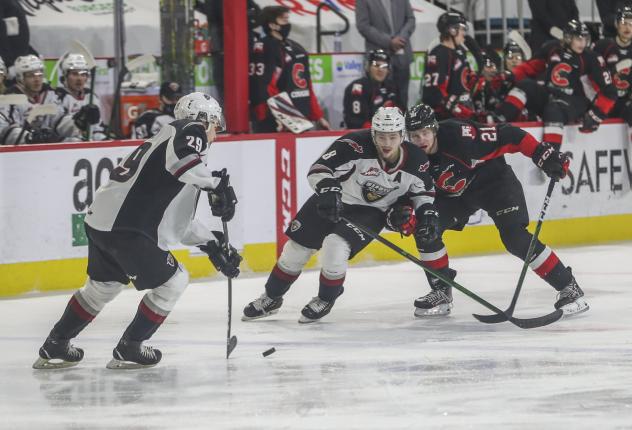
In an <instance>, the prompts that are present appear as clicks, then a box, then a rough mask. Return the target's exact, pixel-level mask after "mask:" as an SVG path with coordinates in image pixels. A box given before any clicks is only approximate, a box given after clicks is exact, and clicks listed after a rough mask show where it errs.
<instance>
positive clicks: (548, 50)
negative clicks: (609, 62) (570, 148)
mask: <svg viewBox="0 0 632 430" xmlns="http://www.w3.org/2000/svg"><path fill="white" fill-rule="evenodd" d="M589 44H590V33H589V31H588V27H587V26H586V24H584V23H582V22H579V21H577V20H572V21H570V22H569V23H568V24H567V25H566V27H565V28H564V39H563V41H562V42H559V41H550V42H547V43H546V44H544V46H543V47H542V49H540V51H539V52H538V53H537V54H536V55H535V56H534V58H532V59H531V60H529V61H527V62H525V63H523V64H521V65H519V66H517V67H515V68H514V69H513V70H512V72H511V73H512V75H511V78H512V79H513V80H514V81H515V82H516V84H515V86H514V87H513V88H512V89H511V91H510V92H509V94H508V95H507V97H506V98H505V102H504V103H502V104H501V106H500V107H499V108H498V114H499V118H500V119H501V120H503V121H516V120H517V119H518V118H519V116H520V114H521V112H522V111H523V109H524V108H525V107H526V108H527V109H528V111H529V112H530V113H531V114H533V113H536V114H537V115H540V116H541V117H542V119H543V121H544V135H543V139H542V140H543V141H545V142H548V143H551V144H554V145H557V146H558V147H559V146H560V145H561V144H562V137H563V135H564V125H565V124H569V123H573V122H575V121H577V120H580V121H581V126H580V128H579V131H581V132H582V133H591V132H594V131H596V130H597V128H599V124H600V123H601V122H602V121H603V119H604V118H605V117H606V116H607V115H608V113H609V112H610V110H611V109H612V107H613V106H614V102H615V100H616V90H615V87H614V86H613V85H612V79H611V76H610V72H609V71H608V69H606V68H605V63H604V61H603V58H602V57H601V56H600V55H599V54H597V53H595V52H594V51H592V50H590V49H589V48H588V46H589ZM542 73H544V74H545V85H544V86H542V85H539V84H538V83H537V82H536V80H535V78H536V77H537V76H538V75H540V74H542ZM584 77H586V78H587V79H588V81H589V82H590V84H591V88H590V91H587V90H585V87H584V85H583V83H582V78H584ZM526 78H530V79H526Z"/></svg>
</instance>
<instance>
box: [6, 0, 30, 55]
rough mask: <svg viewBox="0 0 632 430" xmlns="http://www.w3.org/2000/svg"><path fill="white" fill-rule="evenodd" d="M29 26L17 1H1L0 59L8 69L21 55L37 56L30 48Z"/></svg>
mask: <svg viewBox="0 0 632 430" xmlns="http://www.w3.org/2000/svg"><path fill="white" fill-rule="evenodd" d="M29 40H30V34H29V25H28V22H27V21H26V14H25V13H24V10H23V9H22V6H20V3H19V2H18V1H17V0H1V1H0V57H2V58H3V59H4V62H5V64H6V66H7V67H11V66H12V65H13V63H14V62H15V59H16V58H18V57H19V56H21V55H27V54H35V53H36V52H35V51H34V50H33V48H31V47H30V46H29Z"/></svg>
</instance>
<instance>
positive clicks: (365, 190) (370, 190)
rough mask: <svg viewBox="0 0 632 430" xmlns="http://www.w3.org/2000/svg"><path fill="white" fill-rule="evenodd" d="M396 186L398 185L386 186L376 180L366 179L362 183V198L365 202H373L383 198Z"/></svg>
mask: <svg viewBox="0 0 632 430" xmlns="http://www.w3.org/2000/svg"><path fill="white" fill-rule="evenodd" d="M398 188H399V187H395V188H386V187H384V186H382V185H380V184H378V183H376V182H373V181H366V182H365V183H364V184H362V197H364V200H365V201H366V202H368V203H374V202H377V201H378V200H381V199H383V198H384V197H386V196H387V195H389V194H390V193H391V192H393V191H395V190H396V189H398Z"/></svg>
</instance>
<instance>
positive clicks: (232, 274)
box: [198, 231, 242, 278]
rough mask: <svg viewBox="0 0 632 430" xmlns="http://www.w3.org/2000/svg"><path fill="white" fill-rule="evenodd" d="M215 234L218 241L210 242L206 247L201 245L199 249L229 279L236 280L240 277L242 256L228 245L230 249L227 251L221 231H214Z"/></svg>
mask: <svg viewBox="0 0 632 430" xmlns="http://www.w3.org/2000/svg"><path fill="white" fill-rule="evenodd" d="M213 234H214V235H215V237H216V238H217V241H214V240H209V241H208V242H206V244H205V245H200V246H198V248H200V250H201V251H203V252H205V253H206V254H207V255H208V259H209V260H211V263H213V266H215V268H216V269H217V270H219V271H220V272H222V273H223V274H224V275H225V276H226V277H227V278H236V277H237V276H239V263H241V260H242V258H241V255H239V253H238V252H237V250H236V249H235V248H234V247H233V246H232V245H230V244H228V249H226V243H225V242H224V234H223V233H222V232H221V231H214V232H213Z"/></svg>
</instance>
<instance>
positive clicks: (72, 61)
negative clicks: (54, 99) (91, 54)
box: [60, 53, 89, 76]
mask: <svg viewBox="0 0 632 430" xmlns="http://www.w3.org/2000/svg"><path fill="white" fill-rule="evenodd" d="M60 67H61V71H62V74H63V75H64V76H65V75H66V73H68V72H70V71H77V72H85V73H88V70H89V67H88V62H87V61H86V57H84V56H83V54H73V53H70V54H67V55H66V57H65V58H64V59H63V60H62V62H61V65H60Z"/></svg>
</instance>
